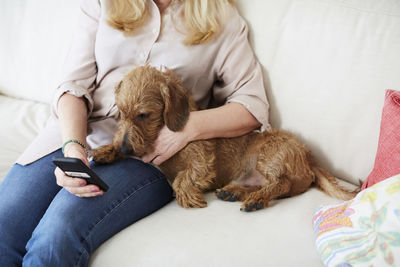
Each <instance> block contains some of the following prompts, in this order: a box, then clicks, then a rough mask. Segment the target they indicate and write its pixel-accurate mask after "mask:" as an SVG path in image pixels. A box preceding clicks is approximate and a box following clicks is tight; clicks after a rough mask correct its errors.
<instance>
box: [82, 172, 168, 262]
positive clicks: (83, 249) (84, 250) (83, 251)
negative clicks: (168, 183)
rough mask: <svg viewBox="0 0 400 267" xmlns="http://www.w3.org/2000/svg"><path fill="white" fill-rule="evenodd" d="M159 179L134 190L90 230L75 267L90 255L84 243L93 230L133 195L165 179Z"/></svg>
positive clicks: (84, 240) (84, 239) (85, 238)
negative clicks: (86, 255) (84, 257)
mask: <svg viewBox="0 0 400 267" xmlns="http://www.w3.org/2000/svg"><path fill="white" fill-rule="evenodd" d="M157 177H158V178H157V179H154V180H151V181H150V182H149V183H146V184H144V185H142V186H141V187H139V188H137V189H136V190H134V191H133V192H132V193H131V194H129V195H128V196H127V197H125V198H124V199H122V200H121V201H120V202H119V203H118V204H117V205H115V207H113V208H112V209H111V210H110V211H109V212H107V213H106V214H105V215H104V216H103V217H102V218H101V219H100V220H99V221H98V222H97V223H96V224H95V225H93V226H92V228H90V229H89V230H88V233H87V235H86V236H85V237H84V238H83V239H82V241H81V246H82V249H81V252H80V254H79V256H78V260H77V262H76V264H75V265H74V266H79V265H78V264H79V262H80V261H81V258H82V256H83V255H84V254H85V252H86V254H88V255H90V254H89V252H88V251H87V250H86V249H85V247H84V246H83V243H84V242H86V241H87V239H88V238H89V237H90V236H91V234H92V233H93V230H94V229H95V228H96V226H98V225H99V224H100V223H101V222H102V221H104V220H105V219H106V218H107V217H108V216H109V215H110V214H111V213H113V212H114V211H115V210H116V209H117V208H118V207H120V206H121V205H122V204H123V203H124V202H126V201H127V200H128V199H130V198H131V197H132V196H133V195H135V194H136V193H137V192H138V191H140V190H142V189H144V188H145V187H147V186H150V185H152V184H154V183H156V182H158V181H161V180H162V179H163V177H160V176H158V175H157Z"/></svg>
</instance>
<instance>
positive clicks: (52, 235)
mask: <svg viewBox="0 0 400 267" xmlns="http://www.w3.org/2000/svg"><path fill="white" fill-rule="evenodd" d="M60 215H61V214H58V216H47V217H46V216H45V217H44V218H43V219H42V220H41V221H40V223H39V225H38V226H37V227H36V229H35V231H34V232H33V234H32V237H31V238H30V240H29V241H28V243H27V245H26V250H27V253H26V255H25V257H24V259H23V266H29V267H31V266H41V267H44V266H60V267H62V266H68V267H72V266H80V265H79V264H78V263H79V262H80V261H82V259H81V257H82V256H83V257H86V258H85V259H84V260H83V262H84V263H86V262H87V260H88V258H89V253H88V252H87V251H86V248H85V247H84V244H83V243H82V241H83V240H82V238H81V236H80V233H79V231H78V229H76V228H74V227H73V226H71V221H72V220H71V219H70V218H68V215H67V216H62V215H61V216H60ZM85 255H86V256H85Z"/></svg>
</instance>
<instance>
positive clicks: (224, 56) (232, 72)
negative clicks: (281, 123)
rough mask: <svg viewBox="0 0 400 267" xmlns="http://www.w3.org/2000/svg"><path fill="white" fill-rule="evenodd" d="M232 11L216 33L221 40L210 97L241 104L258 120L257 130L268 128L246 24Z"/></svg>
mask: <svg viewBox="0 0 400 267" xmlns="http://www.w3.org/2000/svg"><path fill="white" fill-rule="evenodd" d="M234 11H235V12H233V15H232V19H230V20H229V21H228V22H227V25H226V26H225V28H224V30H223V31H222V33H221V36H220V38H223V43H222V45H221V48H220V50H219V53H218V55H217V57H216V60H215V63H214V65H215V66H216V75H217V81H218V82H217V83H216V85H215V86H214V88H213V98H214V101H216V102H217V103H224V102H225V103H230V102H235V103H240V104H242V105H243V106H244V107H245V108H246V109H247V110H248V111H249V112H250V113H251V114H252V115H253V116H254V117H255V118H256V119H257V120H258V121H259V122H260V123H261V128H260V129H259V130H260V131H265V130H269V129H270V124H269V120H268V108H269V104H268V100H267V96H266V93H265V88H264V82H263V76H262V70H261V66H260V64H259V63H258V62H257V59H256V58H255V55H254V53H253V50H252V48H251V46H250V43H249V41H248V27H247V25H246V23H245V21H244V20H243V19H242V18H241V17H240V15H239V14H238V13H237V11H236V10H234Z"/></svg>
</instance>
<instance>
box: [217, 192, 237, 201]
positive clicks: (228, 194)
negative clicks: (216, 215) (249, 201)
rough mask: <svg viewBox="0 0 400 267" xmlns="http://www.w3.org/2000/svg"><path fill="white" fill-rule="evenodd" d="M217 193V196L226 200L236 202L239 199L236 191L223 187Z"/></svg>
mask: <svg viewBox="0 0 400 267" xmlns="http://www.w3.org/2000/svg"><path fill="white" fill-rule="evenodd" d="M215 194H216V195H217V198H219V199H221V200H224V201H230V202H235V201H237V200H238V196H236V195H235V194H234V193H232V192H230V191H226V190H223V189H217V191H216V192H215Z"/></svg>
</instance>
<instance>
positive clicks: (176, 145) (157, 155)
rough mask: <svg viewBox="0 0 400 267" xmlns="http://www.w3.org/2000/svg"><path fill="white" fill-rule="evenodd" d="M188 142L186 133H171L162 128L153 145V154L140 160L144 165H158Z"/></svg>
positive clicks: (165, 127) (166, 128)
mask: <svg viewBox="0 0 400 267" xmlns="http://www.w3.org/2000/svg"><path fill="white" fill-rule="evenodd" d="M189 142H190V140H189V136H188V135H187V133H186V131H184V130H183V131H179V132H173V131H171V130H170V129H168V127H167V126H164V127H163V128H162V129H161V131H160V133H159V135H158V138H157V140H156V141H155V143H154V150H153V152H151V153H149V154H146V155H144V156H143V157H142V160H143V161H144V162H146V163H150V162H151V163H153V164H154V165H160V164H162V163H163V162H164V161H166V160H168V159H169V158H171V157H172V156H173V155H175V154H176V153H177V152H179V151H180V150H181V149H183V148H184V147H185V146H186V145H187V144H188V143H189Z"/></svg>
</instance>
